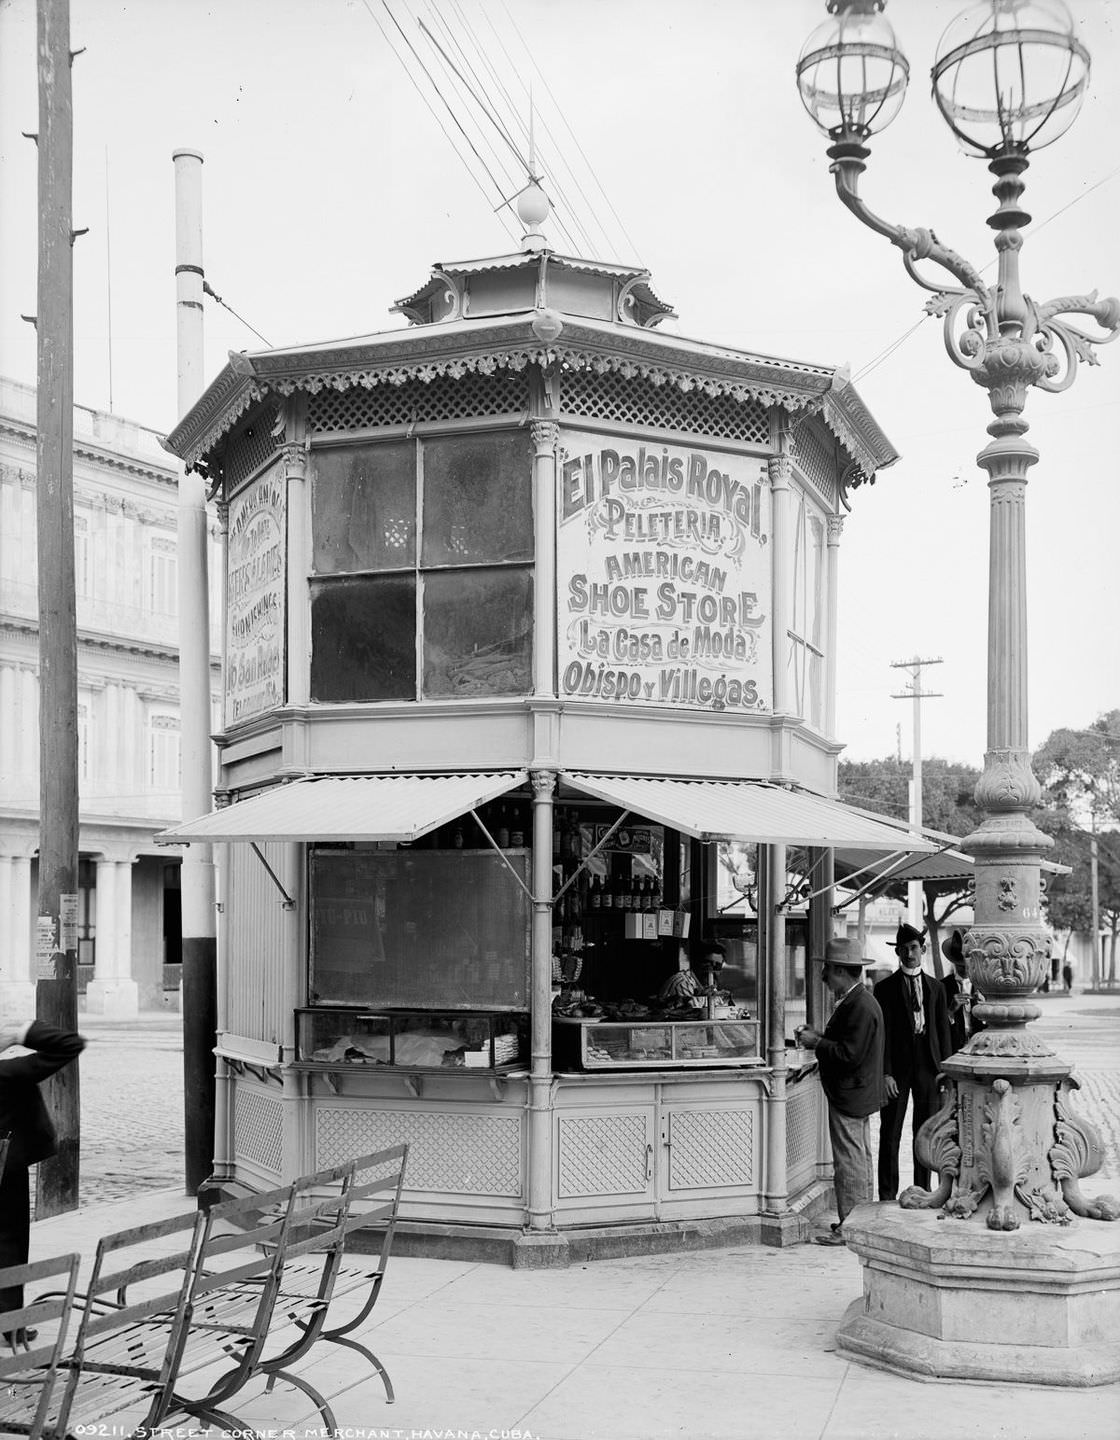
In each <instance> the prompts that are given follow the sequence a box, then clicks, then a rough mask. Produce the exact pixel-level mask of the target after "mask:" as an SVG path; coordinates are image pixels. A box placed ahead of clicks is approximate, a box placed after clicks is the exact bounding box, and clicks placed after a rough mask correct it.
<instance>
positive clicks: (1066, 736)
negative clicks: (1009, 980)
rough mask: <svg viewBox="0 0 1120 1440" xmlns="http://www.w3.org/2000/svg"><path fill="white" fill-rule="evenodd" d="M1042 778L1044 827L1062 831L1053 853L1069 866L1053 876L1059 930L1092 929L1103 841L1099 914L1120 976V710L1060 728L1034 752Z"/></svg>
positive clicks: (1049, 893)
mask: <svg viewBox="0 0 1120 1440" xmlns="http://www.w3.org/2000/svg"><path fill="white" fill-rule="evenodd" d="M1034 771H1035V774H1036V775H1037V777H1038V779H1039V782H1040V783H1041V785H1042V809H1041V811H1040V813H1039V816H1038V822H1039V825H1040V827H1041V828H1042V829H1043V830H1045V831H1046V832H1047V834H1049V835H1052V836H1053V837H1054V842H1055V848H1054V851H1053V852H1052V854H1051V857H1050V858H1051V859H1054V860H1057V861H1058V862H1059V863H1060V864H1062V865H1069V866H1070V867H1071V873H1070V874H1069V875H1052V876H1050V877H1049V883H1048V885H1047V890H1046V910H1047V915H1048V918H1049V920H1050V924H1051V925H1052V926H1053V927H1054V929H1055V930H1064V931H1066V932H1067V933H1068V934H1072V933H1073V932H1074V931H1091V930H1092V926H1093V920H1092V913H1093V907H1092V894H1091V889H1092V886H1091V874H1092V865H1091V859H1090V851H1091V848H1092V844H1093V840H1094V837H1095V839H1096V844H1097V873H1098V884H1097V902H1098V918H1099V920H1100V923H1101V924H1102V926H1103V927H1104V928H1106V929H1107V930H1109V931H1110V932H1111V937H1110V946H1109V967H1108V968H1109V976H1110V979H1113V980H1114V979H1115V975H1116V954H1117V940H1118V938H1120V830H1118V829H1117V828H1116V827H1117V826H1120V710H1110V711H1109V712H1108V713H1107V714H1105V715H1101V716H1099V717H1098V718H1097V719H1096V720H1094V721H1093V723H1092V724H1091V725H1089V726H1087V727H1086V728H1085V729H1080V730H1075V729H1070V728H1067V727H1063V728H1062V729H1059V730H1055V731H1053V732H1052V734H1050V735H1049V736H1048V737H1047V739H1046V740H1045V741H1044V743H1043V744H1042V745H1040V746H1039V748H1038V750H1037V751H1036V752H1035V756H1034Z"/></svg>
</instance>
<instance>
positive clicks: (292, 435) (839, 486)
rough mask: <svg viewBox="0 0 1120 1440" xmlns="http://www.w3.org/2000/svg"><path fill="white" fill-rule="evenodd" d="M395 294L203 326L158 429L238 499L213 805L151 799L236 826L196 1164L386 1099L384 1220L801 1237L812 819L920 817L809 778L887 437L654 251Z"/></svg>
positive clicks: (536, 1252)
mask: <svg viewBox="0 0 1120 1440" xmlns="http://www.w3.org/2000/svg"><path fill="white" fill-rule="evenodd" d="M396 308H397V309H398V310H399V311H400V312H402V313H403V314H404V315H405V316H406V317H407V319H408V320H409V321H410V322H411V323H410V326H409V328H407V329H397V330H394V331H391V332H387V333H383V334H376V335H369V336H361V337H358V338H355V339H352V340H346V341H341V342H332V343H330V344H325V345H308V346H300V347H297V348H293V349H283V350H267V351H259V352H252V353H242V354H235V355H231V357H230V361H229V364H228V366H227V367H226V368H225V369H224V370H223V372H222V373H221V374H220V375H219V376H218V377H217V379H215V380H214V382H213V383H212V384H211V385H210V387H209V388H208V389H207V390H206V392H205V393H204V394H203V395H202V397H201V398H200V399H199V401H198V402H197V404H196V405H195V406H194V407H193V408H192V409H191V411H190V412H189V413H188V414H187V415H186V416H185V417H184V418H183V419H182V421H181V422H180V424H179V425H178V426H177V428H176V429H175V431H174V432H173V434H172V435H171V436H170V437H169V439H168V442H167V443H168V447H169V448H170V449H173V450H174V452H175V453H176V454H177V455H179V456H180V457H181V458H182V459H183V460H184V461H185V462H186V464H187V465H188V466H193V467H196V468H197V469H199V470H201V471H202V472H203V474H204V475H205V476H206V477H207V478H208V480H209V482H210V485H211V487H212V489H211V493H212V496H213V498H214V499H215V501H216V503H217V506H218V511H219V515H220V518H221V523H222V529H223V532H224V535H225V576H224V582H225V653H224V656H223V671H224V715H223V721H222V730H221V733H220V734H219V735H218V737H217V743H218V747H219V753H220V781H219V786H218V790H217V804H218V808H217V809H216V810H215V811H214V812H213V813H212V814H211V815H209V816H205V817H200V818H198V819H196V820H195V821H193V822H191V823H188V824H184V825H182V826H180V827H179V828H178V829H177V830H174V831H171V832H168V834H167V837H166V838H167V840H168V841H170V842H173V843H189V842H190V841H192V840H196V841H205V842H212V843H214V844H215V845H216V855H217V857H218V864H219V888H220V929H219V940H218V945H219V1019H218V1029H219V1033H218V1037H217V1039H218V1044H217V1056H218V1103H217V1111H218V1117H217V1133H216V1141H215V1148H216V1154H215V1157H214V1182H215V1183H216V1184H218V1185H234V1184H236V1185H238V1186H249V1187H255V1188H264V1187H267V1186H271V1185H274V1184H275V1183H276V1182H277V1181H278V1180H280V1179H281V1178H288V1177H291V1176H293V1175H295V1174H297V1173H300V1172H305V1171H310V1170H314V1169H318V1168H321V1167H324V1166H327V1165H330V1164H332V1163H335V1162H336V1161H338V1160H340V1159H341V1158H343V1157H345V1156H349V1155H352V1154H357V1153H361V1152H366V1151H370V1150H373V1149H375V1148H377V1147H378V1146H380V1145H382V1144H389V1143H393V1142H396V1141H401V1140H407V1141H408V1142H409V1144H410V1146H411V1151H410V1163H409V1175H408V1188H407V1191H406V1194H405V1197H404V1203H403V1206H402V1217H403V1224H402V1228H401V1230H400V1231H399V1232H398V1234H399V1236H400V1244H401V1246H402V1247H403V1248H407V1247H409V1246H411V1247H413V1248H414V1249H415V1248H421V1247H427V1248H428V1249H429V1251H430V1252H431V1250H432V1249H433V1248H434V1247H443V1248H446V1247H451V1246H458V1247H460V1250H461V1253H467V1254H473V1255H478V1256H490V1257H494V1258H498V1257H502V1258H506V1259H512V1260H513V1261H514V1263H533V1264H544V1263H565V1262H566V1261H567V1260H568V1259H571V1258H573V1257H575V1256H581V1257H583V1256H588V1255H595V1254H603V1253H612V1254H617V1253H620V1252H625V1251H627V1250H636V1249H639V1248H654V1247H667V1246H671V1245H684V1244H692V1245H695V1244H702V1243H717V1242H718V1241H719V1240H720V1239H723V1238H726V1239H737V1240H742V1239H750V1238H762V1239H765V1240H768V1241H770V1242H773V1243H780V1242H781V1241H782V1240H783V1239H786V1238H791V1237H796V1236H797V1235H799V1234H801V1233H803V1231H804V1226H805V1223H806V1217H807V1216H808V1214H809V1213H810V1211H811V1210H812V1209H813V1208H814V1207H819V1206H820V1205H822V1204H823V1203H824V1202H825V1200H826V1198H827V1193H828V1190H829V1188H830V1184H831V1166H830V1164H829V1163H828V1152H827V1138H826V1134H827V1132H826V1128H825V1123H824V1116H823V1105H822V1101H821V1095H820V1090H819V1086H818V1082H817V1078H816V1074H815V1070H814V1067H813V1066H812V1064H810V1063H808V1057H806V1056H802V1055H799V1054H798V1053H797V1052H793V1054H792V1055H791V1054H788V1053H787V1038H786V1037H787V1035H790V1034H792V1031H793V1021H794V1019H796V1018H804V1016H805V1014H806V1011H808V1014H809V1015H810V1018H815V1014H816V1013H819V1006H820V996H819V995H818V994H815V993H814V991H813V987H812V986H811V985H810V986H808V987H806V984H805V964H804V960H805V953H806V950H807V948H808V947H809V943H810V940H809V932H813V934H814V943H815V944H817V945H820V944H823V941H824V939H825V938H826V936H827V935H828V934H829V933H831V932H830V915H829V904H830V899H831V896H830V892H829V889H828V885H829V883H830V880H831V873H830V869H829V855H830V851H829V847H830V846H833V845H843V846H844V847H845V849H848V850H851V849H857V850H859V849H862V850H866V851H868V852H869V853H870V852H874V853H878V854H880V855H881V854H882V853H884V852H893V851H898V850H905V849H919V850H920V849H929V848H932V847H931V846H929V845H928V843H927V842H926V841H924V840H922V839H921V838H916V837H911V836H909V835H907V833H906V832H905V829H904V828H900V827H895V826H892V825H891V824H890V823H889V822H887V821H884V820H881V819H876V818H874V817H869V816H865V815H863V814H860V813H858V812H853V811H852V810H850V809H848V808H846V807H844V806H842V805H840V804H839V803H838V802H837V801H836V800H835V798H834V796H835V785H836V757H837V754H838V752H839V749H840V746H839V745H838V744H837V742H836V741H835V739H834V737H833V692H834V665H835V654H836V576H837V557H838V545H839V540H840V532H841V528H842V514H843V511H844V510H845V509H846V508H847V503H846V496H847V494H848V492H849V491H850V490H851V489H853V488H854V487H856V486H857V485H859V484H861V483H863V482H864V481H866V480H869V479H870V478H871V477H872V475H873V474H874V473H875V471H876V470H877V469H878V468H880V467H882V466H885V465H888V464H890V463H891V462H892V461H894V460H895V459H896V458H897V457H896V455H895V452H894V451H893V449H892V448H891V446H890V445H889V443H888V442H887V441H886V439H885V438H884V436H883V434H882V433H881V431H880V430H879V428H878V426H877V425H876V423H875V422H874V420H873V419H872V417H871V415H870V414H869V413H868V411H867V409H866V408H865V407H864V405H863V403H862V401H861V400H860V399H859V397H858V396H857V394H856V392H855V390H854V389H853V388H852V387H851V385H850V384H849V383H848V381H847V379H846V377H845V375H844V374H843V373H842V372H839V371H836V370H834V369H831V368H828V367H822V366H819V365H810V364H805V363H800V362H791V361H784V360H776V359H768V358H766V357H763V356H759V355H753V354H746V353H742V352H739V351H734V350H728V349H726V348H723V347H720V346H714V345H708V344H704V343H701V342H697V341H691V340H685V339H680V338H677V337H675V336H668V335H665V334H662V333H659V332H658V330H657V329H656V326H657V324H658V322H659V321H661V320H662V319H663V318H664V317H666V316H668V315H671V313H672V312H671V311H670V310H669V309H668V307H667V306H665V305H664V304H663V303H662V302H661V301H660V300H659V299H658V298H657V296H656V295H655V294H654V292H653V291H652V289H651V287H650V283H649V276H648V274H647V272H645V271H643V270H639V269H634V268H630V267H626V266H622V265H614V264H600V263H595V262H590V261H585V260H579V259H572V258H566V257H564V256H560V255H557V254H554V253H553V252H552V251H551V250H549V249H548V248H547V247H541V246H539V245H538V246H537V247H536V248H532V249H527V250H526V251H523V252H520V253H515V254H511V255H503V256H498V257H496V258H494V259H488V260H482V261H477V262H471V263H465V264H457V265H441V266H439V267H437V268H436V269H435V270H434V271H433V273H432V276H431V278H430V280H429V281H428V282H427V283H426V284H425V285H424V286H422V287H421V288H420V289H419V290H418V291H416V293H415V294H413V295H411V296H410V297H408V298H407V299H405V300H402V301H401V302H400V303H399V305H398V306H397V307H396ZM790 847H797V854H798V856H799V857H800V873H801V874H802V875H808V876H809V880H810V883H809V884H808V885H801V886H800V888H799V889H797V888H795V889H794V890H793V891H792V894H791V891H790V887H789V885H788V883H787V877H788V872H789V858H790V854H791V853H792V851H791V849H790ZM817 882H819V883H817ZM805 891H808V892H810V894H811V896H812V898H811V899H810V901H809V904H808V914H806V907H805V905H804V903H803V902H802V900H801V898H800V896H801V894H802V893H803V892H805ZM713 938H719V939H720V940H721V941H722V944H723V952H724V953H723V955H722V957H720V958H722V960H723V962H724V963H723V968H722V970H718V969H717V970H713V969H712V968H710V966H709V967H706V966H705V965H704V964H702V963H701V961H702V959H704V958H705V957H704V956H703V955H702V954H701V951H702V948H703V947H702V945H701V943H700V942H701V941H703V942H707V941H709V940H711V939H713ZM707 958H709V959H710V956H709V957H707ZM690 961H691V962H692V967H691V968H689V966H690ZM436 1253H441V1251H440V1249H439V1248H437V1251H436Z"/></svg>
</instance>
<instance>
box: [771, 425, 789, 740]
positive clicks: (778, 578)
mask: <svg viewBox="0 0 1120 1440" xmlns="http://www.w3.org/2000/svg"><path fill="white" fill-rule="evenodd" d="M788 445H789V441H788V439H786V437H785V436H783V438H782V447H783V448H782V453H781V454H780V455H774V456H771V458H770V459H769V460H768V461H767V462H766V468H767V472H768V474H769V476H770V564H771V567H772V576H771V586H772V590H773V596H774V601H773V617H774V618H773V637H772V639H773V665H774V714H775V715H788V714H790V685H789V622H790V614H789V611H790V579H791V572H790V561H791V560H792V556H791V554H790V548H789V547H790V534H789V491H790V477H791V475H792V473H793V462H792V461H791V460H790V458H789V455H788V453H787V448H788Z"/></svg>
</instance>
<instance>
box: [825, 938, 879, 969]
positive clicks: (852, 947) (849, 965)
mask: <svg viewBox="0 0 1120 1440" xmlns="http://www.w3.org/2000/svg"><path fill="white" fill-rule="evenodd" d="M809 958H810V960H812V961H813V962H814V963H815V964H817V965H843V966H844V967H845V968H846V969H849V970H861V969H863V968H864V966H866V965H874V964H875V961H874V960H865V959H864V958H863V956H862V955H861V954H860V953H859V941H858V940H830V941H829V942H828V944H827V945H826V946H825V947H824V954H823V955H810V957H809Z"/></svg>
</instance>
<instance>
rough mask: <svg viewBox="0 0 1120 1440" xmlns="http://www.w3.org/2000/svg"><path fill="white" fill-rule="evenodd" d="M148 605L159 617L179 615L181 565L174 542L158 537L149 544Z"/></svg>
mask: <svg viewBox="0 0 1120 1440" xmlns="http://www.w3.org/2000/svg"><path fill="white" fill-rule="evenodd" d="M148 605H149V607H150V608H151V609H152V610H153V611H154V612H155V613H156V614H157V615H177V614H178V613H179V565H178V558H177V556H176V547H175V541H174V540H171V539H163V538H161V537H156V538H154V539H152V540H151V541H150V542H149V546H148Z"/></svg>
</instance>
